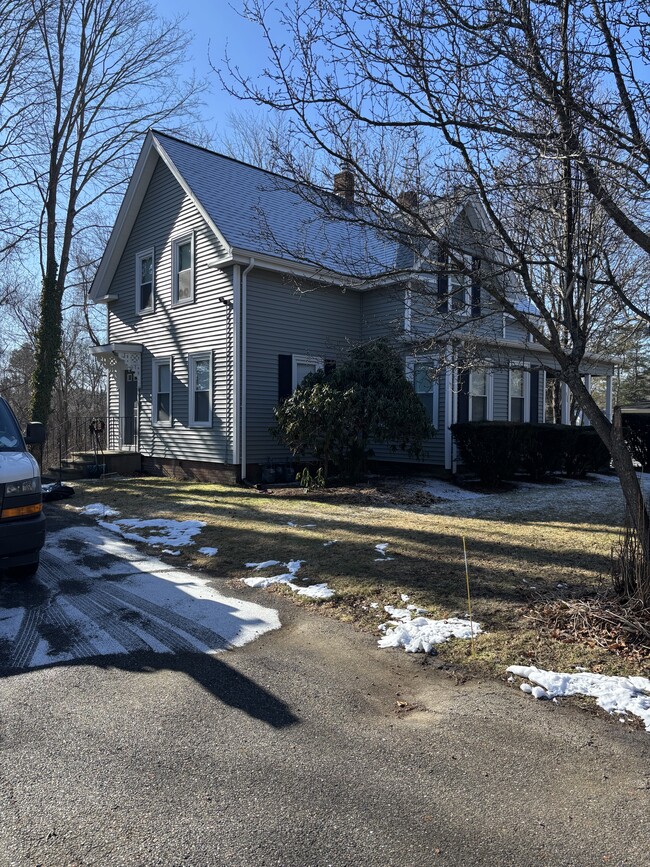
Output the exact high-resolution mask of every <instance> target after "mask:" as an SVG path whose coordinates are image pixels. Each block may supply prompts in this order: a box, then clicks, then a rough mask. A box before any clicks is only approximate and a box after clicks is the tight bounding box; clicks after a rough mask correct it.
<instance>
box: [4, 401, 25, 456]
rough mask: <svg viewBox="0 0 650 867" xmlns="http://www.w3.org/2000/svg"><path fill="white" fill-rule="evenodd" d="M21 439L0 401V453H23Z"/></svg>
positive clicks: (8, 412)
mask: <svg viewBox="0 0 650 867" xmlns="http://www.w3.org/2000/svg"><path fill="white" fill-rule="evenodd" d="M23 451H25V447H24V445H23V438H22V436H21V433H20V431H19V430H18V425H17V424H16V421H15V419H14V417H13V415H12V414H11V412H10V411H9V409H8V407H7V405H6V404H5V402H4V401H2V400H0V452H23Z"/></svg>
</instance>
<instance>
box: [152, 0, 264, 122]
mask: <svg viewBox="0 0 650 867" xmlns="http://www.w3.org/2000/svg"><path fill="white" fill-rule="evenodd" d="M153 5H154V6H155V8H156V9H157V10H158V12H159V14H160V16H161V17H165V18H175V17H176V16H177V15H179V14H180V15H184V16H186V17H185V26H186V27H187V29H188V30H190V31H191V32H192V33H193V34H194V38H193V42H192V48H191V56H190V57H188V70H189V69H191V68H194V69H195V70H196V72H197V74H198V75H199V76H202V75H205V76H207V77H208V78H209V79H210V81H211V84H212V93H211V94H210V95H208V97H207V98H206V101H207V103H208V105H207V106H206V114H207V115H208V118H207V120H208V121H212V123H209V124H208V125H209V126H210V127H211V126H213V124H214V122H217V123H219V121H220V119H221V118H224V117H225V116H226V115H227V114H228V112H229V111H233V110H234V111H236V110H237V109H238V108H239V109H243V108H250V109H251V110H253V109H254V107H253V106H252V105H250V104H248V103H247V104H242V103H240V102H239V101H238V100H236V99H234V98H233V97H231V96H229V95H228V94H227V93H225V92H224V91H223V90H222V88H221V85H220V83H219V80H218V78H217V76H216V75H215V73H214V72H212V70H211V69H210V64H209V61H208V57H210V58H211V60H212V63H213V64H214V65H215V66H217V65H221V61H222V58H223V56H224V53H225V51H226V47H227V49H228V53H229V55H230V56H231V57H232V58H233V60H234V61H235V62H236V63H237V64H239V66H240V68H241V69H242V71H245V72H246V73H249V74H257V73H259V72H260V71H261V69H262V68H263V66H264V60H265V58H266V47H265V45H264V42H263V40H262V38H261V36H260V33H259V30H258V28H257V27H255V26H254V25H253V24H251V23H249V22H247V21H245V20H244V19H243V18H241V17H240V15H238V13H237V11H236V9H240V8H241V2H239V0H234V2H233V4H232V5H231V4H230V3H228V2H225V0H217V2H216V3H215V2H214V0H212V2H209V0H184V2H183V3H181V4H179V3H177V2H172V0H153ZM233 6H234V7H235V8H233ZM179 72H180V74H182V70H179ZM255 110H257V109H255ZM219 126H221V123H219Z"/></svg>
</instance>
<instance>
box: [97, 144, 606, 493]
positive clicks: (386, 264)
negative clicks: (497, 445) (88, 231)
mask: <svg viewBox="0 0 650 867" xmlns="http://www.w3.org/2000/svg"><path fill="white" fill-rule="evenodd" d="M353 180H354V179H353V178H352V177H351V175H350V173H349V172H345V171H344V172H341V173H340V174H339V175H337V176H336V178H335V191H333V192H331V193H329V192H325V191H313V196H312V195H310V196H307V197H305V195H300V194H299V193H298V192H297V191H296V190H295V189H293V188H292V186H291V184H290V182H289V181H287V180H286V179H282V178H279V177H278V176H276V175H274V174H272V173H269V172H266V171H263V170H261V169H258V168H255V167H253V166H250V165H247V164H245V163H242V162H239V161H237V160H234V159H231V158H230V157H226V156H222V155H220V154H217V153H213V152H211V151H208V150H206V149H203V148H201V147H197V146H195V145H192V144H189V143H187V142H183V141H180V140H178V139H176V138H173V137H171V136H168V135H166V134H162V133H159V132H155V131H152V132H150V133H148V135H147V137H146V139H145V142H144V145H143V148H142V152H141V154H140V156H139V159H138V162H137V164H136V167H135V170H134V173H133V177H132V179H131V182H130V184H129V186H128V189H127V192H126V195H125V198H124V201H123V203H122V206H121V208H120V211H119V213H118V217H117V221H116V223H115V226H114V228H113V231H112V234H111V236H110V239H109V242H108V245H107V248H106V250H105V252H104V255H103V258H102V260H101V263H100V266H99V269H98V271H97V274H96V277H95V280H94V282H93V286H92V289H91V299H92V300H93V301H94V302H96V303H101V304H105V305H106V308H107V313H108V331H107V343H106V345H104V346H100V347H97V348H96V353H97V355H98V357H99V358H100V359H101V360H102V361H103V362H104V364H105V365H106V367H107V370H108V419H109V432H110V442H109V445H110V447H111V449H115V450H118V451H130V452H135V453H138V454H140V455H141V458H142V469H143V470H144V471H145V472H149V473H157V474H161V473H162V474H173V475H180V476H188V477H194V478H199V479H206V480H207V479H224V480H234V479H237V478H239V479H241V478H246V479H249V480H251V481H255V480H258V479H259V477H260V473H261V470H262V469H263V468H264V467H265V466H267V465H269V464H280V463H283V462H287V461H288V459H289V455H288V453H287V451H286V450H285V449H284V448H283V447H282V446H281V445H280V444H279V443H278V442H276V441H275V440H274V439H273V438H272V436H271V435H270V433H269V428H270V427H271V425H272V424H273V407H274V406H275V405H276V404H277V402H278V401H279V400H281V399H282V398H283V397H285V396H286V395H288V394H290V393H291V391H292V389H293V388H295V386H296V385H297V384H298V382H300V380H301V379H302V378H303V377H304V376H305V375H306V374H307V373H309V372H310V371H313V370H315V369H317V368H319V367H323V366H326V365H328V364H335V363H336V362H337V361H338V360H340V359H341V358H343V357H344V355H345V353H346V349H347V348H348V347H349V346H350V345H352V344H356V343H358V342H359V341H364V340H369V339H373V338H376V337H380V336H385V337H389V338H390V339H392V340H395V341H397V342H398V343H397V345H399V346H400V348H401V350H402V352H403V354H404V358H405V371H406V373H407V375H408V376H409V377H410V378H411V380H412V382H413V384H414V386H415V389H416V391H417V392H418V394H419V396H420V398H421V400H422V401H423V403H424V404H425V407H426V408H427V412H428V414H429V416H430V418H431V420H432V422H433V424H434V425H435V427H436V434H435V436H434V438H433V439H432V440H431V441H430V442H429V443H428V444H427V448H426V450H425V454H424V455H423V457H422V464H423V466H426V467H427V468H429V469H432V468H437V469H439V470H447V471H453V470H454V469H455V454H454V451H455V450H454V446H453V442H452V437H451V433H450V431H449V426H450V425H451V424H452V423H453V422H454V421H457V420H461V421H462V420H476V419H481V418H486V419H510V420H515V421H522V422H527V421H544V420H551V415H552V416H553V418H552V420H557V421H565V422H566V421H568V420H569V417H570V413H571V405H570V400H569V395H568V393H567V390H566V388H565V387H564V386H562V385H559V383H554V378H553V373H552V369H553V364H552V362H551V360H550V359H549V358H548V357H546V356H545V354H544V350H543V349H542V348H541V347H539V346H538V345H536V344H532V343H531V342H530V340H529V339H528V336H527V334H526V333H525V331H524V330H523V329H522V328H521V326H520V325H519V324H518V323H516V322H515V321H514V320H512V319H510V318H509V317H507V316H505V315H504V314H503V312H502V311H500V310H498V309H496V308H494V307H492V308H490V306H489V304H490V302H489V300H488V299H487V298H483V297H481V290H480V285H469V281H467V280H466V279H465V278H461V277H458V278H454V277H453V276H450V275H449V274H445V273H440V274H439V275H438V277H437V282H436V283H435V285H434V286H433V287H432V294H433V299H434V300H433V303H432V302H431V299H428V300H427V301H426V302H425V301H423V295H422V293H421V292H414V291H413V287H414V285H415V284H414V282H413V280H411V279H406V277H405V276H404V275H405V274H406V272H407V271H408V270H409V269H408V268H405V267H404V257H405V253H404V249H403V247H402V245H401V244H400V243H399V242H398V240H396V239H395V238H391V237H389V236H387V235H380V234H379V233H378V232H377V231H376V230H375V229H374V228H371V227H369V226H367V225H364V224H363V221H359V222H357V221H355V220H354V219H350V215H351V214H352V215H353V214H354V207H355V206H354V201H353V195H354V190H353V186H352V185H353ZM337 187H338V188H337ZM319 197H320V199H321V200H324V199H327V210H328V211H329V215H328V216H327V217H325V216H324V215H323V211H322V210H321V208H320V207H319V201H318V199H319ZM320 203H321V204H322V201H321V202H320ZM337 207H338V208H340V213H341V217H342V219H341V220H337V219H333V218H332V211H333V210H334V211H335V210H336V208H337ZM472 219H476V215H474V216H473V215H472V214H471V213H466V212H464V213H462V214H460V215H457V217H456V221H457V222H458V221H459V220H460V221H461V222H462V221H464V220H468V221H470V222H471V221H472ZM411 271H412V268H411ZM389 275H390V276H389ZM397 275H400V276H397ZM456 308H457V310H456V313H457V315H458V316H467V318H468V320H474V321H478V320H480V323H481V326H480V329H478V331H475V336H474V338H473V341H474V344H475V345H476V340H477V338H476V333H478V334H479V338H478V339H479V341H482V346H483V352H482V363H481V364H480V365H476V368H475V369H473V370H471V371H466V372H464V373H460V374H459V373H457V372H456V370H458V369H459V366H458V365H457V364H456V363H455V362H456V360H457V358H456V357H457V355H458V354H459V353H460V354H462V352H463V349H462V339H461V340H459V339H458V337H455V338H454V339H453V340H451V339H450V340H449V341H447V342H446V343H445V342H440V341H437V342H434V341H428V348H427V349H426V350H425V349H423V347H424V346H427V337H428V336H431V335H433V334H434V332H435V331H436V328H435V327H434V326H435V321H436V319H439V318H440V317H441V316H443V315H447V314H449V313H452V314H453V313H454V310H455V309H456ZM434 344H435V345H434ZM443 358H444V359H445V360H446V361H447V362H449V363H448V364H446V365H441V364H440V361H441V359H443ZM432 371H435V372H434V373H432ZM584 375H585V379H586V380H587V381H590V380H592V379H594V378H595V377H601V378H602V382H603V386H602V393H603V403H606V404H607V409H608V411H610V412H611V394H612V389H611V384H612V375H613V367H612V365H611V363H608V362H607V361H606V360H605V361H603V360H601V359H598V358H594V359H590V360H588V363H587V366H586V367H585V373H584ZM556 385H557V387H555V386H556ZM376 458H377V460H384V461H390V462H395V461H404V462H407V461H408V462H410V461H411V459H410V458H409V457H408V456H407V455H404V454H401V453H400V452H396V453H395V452H392V451H391V450H390V449H388V448H382V449H377V450H376Z"/></svg>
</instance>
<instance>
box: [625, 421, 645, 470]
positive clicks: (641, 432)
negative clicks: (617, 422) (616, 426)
mask: <svg viewBox="0 0 650 867" xmlns="http://www.w3.org/2000/svg"><path fill="white" fill-rule="evenodd" d="M623 434H624V436H625V441H626V442H627V444H628V446H629V447H630V451H631V452H632V457H633V458H634V460H635V461H637V462H638V463H639V464H640V465H641V467H642V469H643V470H644V471H647V470H648V468H650V418H649V417H648V416H647V415H644V414H641V413H639V414H638V415H637V414H633V413H623Z"/></svg>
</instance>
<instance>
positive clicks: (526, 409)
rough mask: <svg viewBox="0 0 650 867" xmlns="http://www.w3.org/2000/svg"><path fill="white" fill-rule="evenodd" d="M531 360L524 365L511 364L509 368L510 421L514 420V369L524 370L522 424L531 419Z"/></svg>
mask: <svg viewBox="0 0 650 867" xmlns="http://www.w3.org/2000/svg"><path fill="white" fill-rule="evenodd" d="M527 368H530V362H527V361H526V362H524V363H523V365H515V364H511V366H510V368H509V369H508V421H512V397H513V394H512V374H513V371H514V370H522V371H523V374H524V395H523V397H524V410H523V412H524V420H523V422H522V424H525V423H526V422H528V421H530V370H529V369H527Z"/></svg>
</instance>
